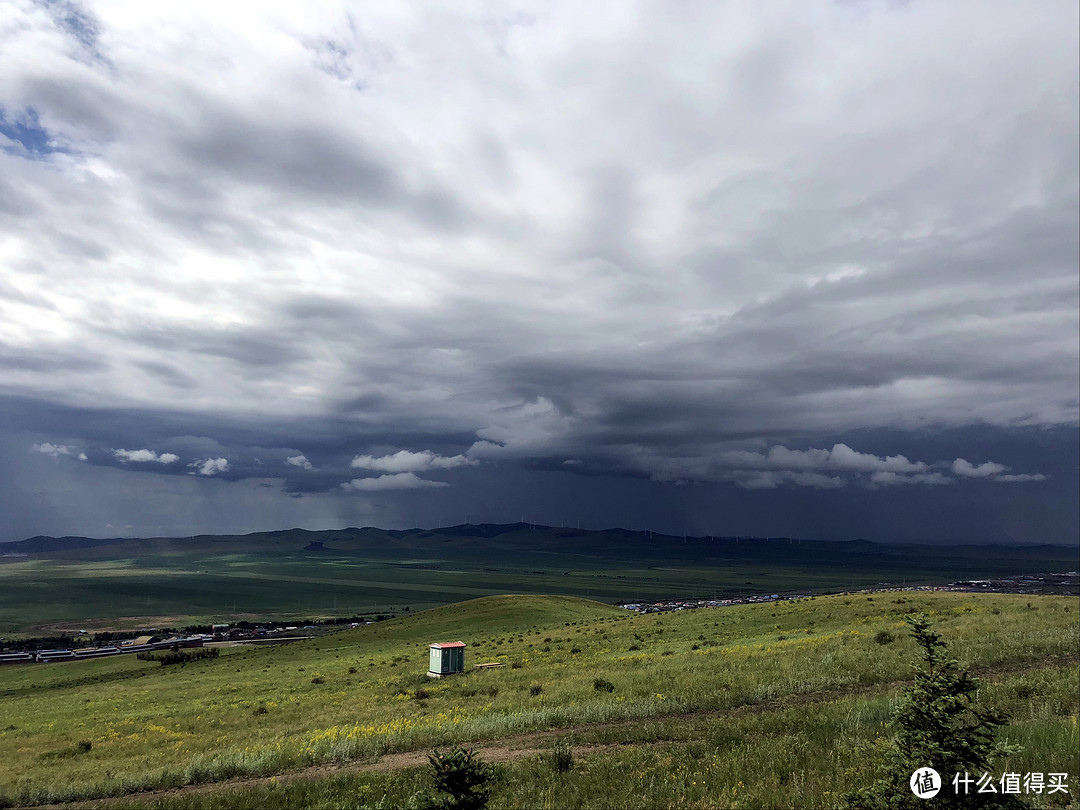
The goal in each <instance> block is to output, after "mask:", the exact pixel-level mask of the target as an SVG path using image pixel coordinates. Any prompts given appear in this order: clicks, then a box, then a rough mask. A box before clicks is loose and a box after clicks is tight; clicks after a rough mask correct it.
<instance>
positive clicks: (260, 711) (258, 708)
mask: <svg viewBox="0 0 1080 810" xmlns="http://www.w3.org/2000/svg"><path fill="white" fill-rule="evenodd" d="M251 713H252V714H270V710H269V709H268V708H266V707H265V706H256V707H255V708H254V709H252V710H251Z"/></svg>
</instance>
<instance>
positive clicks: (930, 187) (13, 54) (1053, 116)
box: [0, 0, 1080, 537]
mask: <svg viewBox="0 0 1080 810" xmlns="http://www.w3.org/2000/svg"><path fill="white" fill-rule="evenodd" d="M1078 14H1080V12H1078V9H1077V7H1076V5H1075V4H1069V3H1058V4H1038V5H1033V6H1024V7H1023V8H1020V7H1018V6H1017V5H1016V4H1012V3H1004V2H1001V3H997V2H990V3H987V2H956V3H948V4H941V3H938V4H907V5H897V4H893V3H886V2H866V3H848V4H841V3H837V4H809V3H801V2H792V3H789V4H786V5H781V6H775V5H769V4H757V3H744V4H720V3H708V2H703V3H690V4H681V5H680V6H679V7H678V9H672V8H671V7H669V6H668V5H666V4H661V3H657V4H644V3H643V4H636V3H623V2H619V3H611V4H600V5H597V4H572V3H567V4H560V3H555V4H550V3H544V4H529V3H520V4H512V5H510V6H500V7H498V8H495V7H491V6H488V5H484V4H469V3H465V4H454V5H453V6H452V7H446V8H440V9H433V8H432V7H431V6H430V5H427V4H421V5H415V6H409V5H403V4H393V5H387V4H375V5H373V6H370V7H348V8H346V7H345V6H343V5H339V4H336V3H327V4H320V5H318V6H316V7H314V8H312V9H309V8H308V7H307V6H305V9H304V11H300V10H299V7H296V6H293V5H290V4H280V5H277V4H273V3H263V4H259V5H258V7H257V8H255V9H252V8H248V7H244V8H241V7H239V6H237V7H235V8H234V7H231V6H228V5H225V6H223V7H220V8H215V9H214V13H213V14H209V13H207V11H206V9H204V8H201V7H199V6H191V5H183V6H176V7H158V6H155V5H145V4H126V5H125V4H123V3H121V4H119V5H117V4H108V5H106V4H95V3H87V4H80V3H77V2H74V1H73V0H71V1H69V2H64V3H53V4H44V5H42V4H37V3H33V2H29V0H26V1H25V2H21V1H18V0H17V2H14V3H9V4H8V5H7V6H6V7H5V14H4V20H3V21H2V22H0V270H2V272H0V426H4V427H5V428H6V434H5V435H8V436H10V437H12V439H11V441H12V444H11V448H10V449H9V450H7V451H6V452H7V454H8V455H7V456H6V457H5V458H3V459H0V463H2V464H3V465H4V470H3V472H5V473H6V474H5V475H4V476H3V480H4V481H6V482H8V483H6V484H3V485H2V486H6V487H8V488H9V489H8V490H7V494H6V495H5V493H4V492H0V505H4V504H7V503H10V504H11V505H12V506H11V508H12V509H15V510H18V509H25V511H26V512H27V515H28V516H27V518H26V520H27V521H30V522H32V520H36V519H38V518H37V517H36V516H38V515H40V514H42V510H41V509H38V508H33V509H30V508H29V507H20V506H18V504H22V503H29V502H30V500H32V497H33V496H35V493H38V492H48V491H50V489H49V488H50V487H51V486H53V484H52V483H49V482H55V481H59V480H61V478H62V477H63V476H66V475H71V476H75V475H81V473H77V472H76V468H77V466H78V465H77V464H76V462H78V463H80V464H83V465H84V466H85V468H86V469H93V470H99V471H100V470H104V469H105V468H109V469H111V470H114V471H116V473H115V474H116V475H120V474H123V475H126V476H129V478H128V479H127V480H132V481H133V480H136V479H138V480H152V481H154V482H156V483H155V485H154V486H159V487H166V488H168V487H175V488H176V489H175V491H176V492H178V493H179V492H185V493H188V494H186V495H184V496H183V498H189V497H190V498H196V497H197V498H211V499H212V497H217V496H210V495H207V494H206V493H208V492H212V491H215V490H212V487H215V486H220V487H226V486H228V487H234V488H236V489H237V491H239V490H240V489H241V488H242V486H248V485H250V487H251V489H250V498H251V506H250V507H249V509H250V514H258V513H260V510H261V512H262V513H265V514H276V515H280V516H281V517H280V519H281V520H292V519H294V518H292V517H290V516H291V515H296V518H295V519H296V520H300V519H305V520H306V519H313V518H311V515H316V514H317V515H319V516H328V517H326V519H327V520H331V518H333V519H337V517H338V516H339V515H342V514H349V515H352V514H353V513H351V512H348V510H349V509H353V508H355V505H356V504H357V503H369V504H383V505H385V507H386V510H387V511H386V512H384V513H378V512H377V511H373V512H371V513H370V517H371V519H373V520H374V519H379V520H406V519H408V518H407V517H403V514H406V513H407V512H408V509H409V508H411V504H413V503H415V502H417V501H419V500H420V499H423V498H429V499H438V498H441V497H443V493H444V492H446V491H453V492H455V493H456V494H457V497H458V498H459V499H461V500H462V501H464V502H466V503H475V504H477V505H479V504H488V503H489V495H488V493H489V492H490V490H491V486H492V483H491V482H492V480H495V481H496V482H509V481H511V480H513V481H518V480H519V479H518V478H516V477H515V476H516V475H517V473H519V472H520V473H522V474H525V473H528V474H529V475H534V476H541V474H543V475H547V474H548V473H551V474H555V473H556V472H557V473H558V475H561V476H568V477H571V478H573V479H574V480H575V481H577V482H578V483H579V484H580V485H581V486H586V482H588V486H599V485H600V484H599V482H606V483H605V484H604V485H605V486H609V487H610V492H611V493H616V492H623V493H624V495H623V497H624V502H629V501H630V500H632V499H633V498H634V497H638V496H636V495H631V494H630V493H631V491H632V490H631V489H625V488H624V489H620V487H624V486H629V485H628V484H625V482H626V481H630V480H632V481H650V482H653V483H655V484H657V485H662V486H664V487H672V486H674V485H680V484H688V485H702V486H717V487H721V488H724V487H726V488H728V489H731V490H735V491H737V492H739V493H742V494H744V495H745V494H747V493H755V497H756V496H757V495H761V496H763V497H764V496H765V495H769V494H772V495H773V496H774V497H775V498H776V501H775V504H776V505H777V508H783V507H784V505H785V504H790V503H793V502H792V501H790V500H784V499H785V498H789V497H792V496H789V495H788V494H785V493H792V492H813V493H817V494H819V495H821V496H822V497H825V496H826V495H827V494H828V493H830V492H833V493H840V492H851V491H858V492H874V493H877V494H876V495H875V497H879V498H883V499H887V498H895V499H903V498H910V497H913V495H912V494H911V493H922V494H921V497H925V498H927V499H938V500H937V501H935V502H936V503H944V502H945V501H944V500H943V499H960V498H966V497H974V496H969V495H967V494H965V493H969V492H973V491H976V490H980V491H991V490H992V491H996V492H997V493H1001V492H1005V491H1008V492H1012V493H1021V492H1023V493H1029V494H1026V495H1019V494H1017V495H1015V496H1012V497H1016V498H1029V499H1037V498H1039V497H1044V498H1045V501H1038V503H1040V504H1044V505H1045V507H1046V508H1056V507H1053V506H1052V504H1054V503H1055V502H1060V498H1058V497H1057V496H1054V497H1051V496H1050V495H1049V494H1044V495H1042V496H1040V495H1039V494H1038V493H1040V492H1043V493H1049V492H1050V490H1049V489H1047V488H1048V487H1051V486H1055V485H1057V484H1056V482H1062V476H1063V475H1066V474H1067V475H1068V481H1064V482H1063V483H1062V484H1061V485H1062V486H1066V485H1067V484H1068V483H1069V482H1071V481H1072V480H1074V479H1075V475H1076V472H1075V470H1070V468H1069V467H1068V464H1065V466H1064V467H1063V466H1062V464H1063V463H1064V462H1063V459H1065V460H1066V461H1067V459H1066V456H1067V455H1068V453H1070V452H1072V451H1071V450H1069V449H1068V448H1065V449H1064V450H1063V445H1062V444H1061V442H1062V441H1063V440H1062V439H1060V437H1061V436H1066V437H1071V436H1073V435H1074V434H1073V433H1072V431H1075V429H1076V426H1077V424H1078V422H1080V402H1078V397H1077V390H1078V386H1080V380H1078V367H1080V350H1078V337H1077V335H1078V331H1080V319H1078V313H1077V306H1076V302H1077V296H1078V275H1077V267H1076V257H1077V254H1078V250H1080V238H1078V226H1077V218H1076V211H1077V208H1078V206H1080V194H1078V188H1080V159H1078V157H1077V150H1076V143H1077V140H1078V138H1080V131H1078V123H1077V122H1078V119H1080V112H1078V109H1077V97H1078V80H1077V76H1078V72H1080V63H1078V56H1077V50H1076V45H1075V36H1074V32H1075V31H1076V29H1077V27H1078V25H1080V17H1078ZM599 21H602V23H603V24H599ZM957 43H963V47H958V46H957ZM979 431H982V432H981V433H978V432H979ZM1062 431H1064V432H1062ZM976 433H978V435H979V436H981V437H982V438H980V439H979V440H978V441H976V440H974V439H971V438H970V437H971V436H974V435H976ZM1014 437H1023V439H1022V440H1018V441H1014ZM1041 437H1054V438H1053V439H1052V440H1051V439H1046V440H1045V442H1044V439H1043V438H1041ZM1064 441H1065V444H1066V445H1069V443H1070V442H1071V441H1072V439H1071V438H1066V439H1065V440H1064ZM935 442H936V443H937V445H938V446H939V447H940V448H941V449H938V448H936V447H935V446H934V445H935ZM946 444H948V450H946V449H945V448H944V445H946ZM1069 446H1070V447H1071V445H1069ZM27 448H31V452H30V453H27ZM124 448H135V449H124ZM1017 448H1020V449H1017ZM27 464H30V465H31V466H33V465H37V466H33V468H34V469H35V470H40V475H41V476H42V478H41V481H42V483H40V484H34V485H33V487H36V488H35V489H33V491H31V489H30V487H31V485H30V484H25V485H24V484H21V483H17V482H18V481H19V480H20V473H21V471H22V466H25V465H27ZM20 465H22V466H20ZM511 471H512V472H511ZM36 474H37V473H35V475H36ZM110 475H112V473H110ZM50 476H52V477H50ZM488 476H491V478H489V477H488ZM147 477H152V478H147ZM541 477H542V476H541ZM27 480H29V479H27ZM65 480H66V479H65ZM78 480H79V481H83V479H82V478H79V479H78ZM109 480H110V481H112V480H113V479H112V478H110V479H109ZM539 480H540V478H536V477H534V478H528V482H526V481H525V479H521V482H520V483H517V484H515V487H517V488H516V489H515V490H514V491H513V492H510V491H506V492H503V493H502V495H501V496H500V503H505V504H507V507H506V508H507V510H509V512H508V513H509V514H511V515H513V516H514V517H516V511H515V509H514V506H513V504H515V503H518V502H519V501H520V503H521V504H523V506H522V508H525V507H524V505H525V504H529V503H534V502H537V503H539V502H540V501H536V499H537V498H542V495H541V494H539V493H541V491H542V489H543V488H542V487H541V486H540V485H539V484H537V483H536V482H537V481H539ZM481 481H482V482H483V483H480V482H481ZM181 482H182V483H181ZM244 482H247V484H245V483H244ZM620 482H622V483H620ZM1020 484H1022V485H1023V486H1008V487H1005V486H1001V485H1020ZM71 486H72V487H73V488H74V491H76V492H78V491H81V490H79V487H82V486H85V485H84V484H81V483H80V484H79V485H75V484H72V485H71ZM147 486H148V487H150V485H149V484H148V485H147ZM151 489H152V487H151ZM169 491H170V492H171V491H173V490H169ZM244 491H248V490H244ZM605 491H608V490H605ZM725 491H726V490H725ZM154 492H156V493H158V494H161V495H162V497H166V496H167V493H163V492H162V491H161V490H154ZM191 493H199V494H197V495H196V494H191ZM890 493H891V494H890ZM178 497H180V496H178ZM316 497H317V498H318V499H321V500H319V501H318V503H319V504H321V505H320V506H319V507H318V509H316V508H315V507H314V506H311V509H312V512H311V513H310V515H309V514H308V513H306V512H303V511H302V510H303V509H304V508H307V506H305V505H304V502H305V501H307V502H309V503H310V502H313V499H316ZM446 497H449V495H446ZM995 497H998V498H1000V494H999V495H997V496H995ZM72 498H73V499H74V500H78V497H77V496H75V495H73V496H72ZM103 498H104V500H106V501H107V500H108V498H107V497H105V496H103V495H102V494H100V493H95V494H94V495H93V496H91V495H86V500H87V501H88V502H89V500H91V499H93V500H95V501H101V500H102V499H103ZM398 498H400V499H402V500H397V499H398ZM225 500H227V499H223V500H222V504H224V503H225ZM593 500H596V498H594V499H593ZM600 500H603V499H600ZM544 502H545V503H546V501H544ZM618 502H619V497H618V496H616V495H614V494H612V495H611V503H613V504H617V503H618ZM894 502H896V503H899V500H896V501H894ZM928 502H929V501H928ZM972 503H974V502H972ZM1026 503H1028V504H1029V506H1027V507H1024V508H1023V510H1021V511H1023V514H1024V515H1029V514H1038V513H1039V512H1040V510H1041V509H1043V507H1042V506H1039V507H1036V503H1037V501H1036V500H1030V501H1027V502H1026ZM270 504H273V506H272V507H271V506H269V505H270ZM401 504H409V506H408V507H406V506H402V505H401ZM87 508H88V509H89V507H87ZM95 508H96V507H95ZM116 508H117V509H120V508H121V507H119V506H117V507H116ZM125 508H126V507H125ZM208 508H210V507H208ZM213 508H214V509H220V510H224V509H225V506H224V505H222V506H220V507H218V506H215V507H213ZM371 508H372V509H373V510H374V509H375V506H372V507H371ZM476 508H479V506H477V507H476ZM484 508H492V509H493V508H494V507H488V506H485V507H484ZM545 508H547V507H545ZM683 508H684V507H682V506H678V507H676V506H674V505H673V506H671V507H670V509H671V510H673V513H674V512H676V511H678V510H680V509H683ZM687 508H688V507H687ZM695 508H696V507H695ZM971 508H972V510H975V511H977V510H976V508H975V507H974V506H972V507H971ZM1001 508H1002V509H1005V507H1004V506H1003V507H1001ZM1018 508H1019V507H1018ZM1065 508H1067V509H1068V510H1070V511H1069V512H1068V515H1065V514H1064V513H1061V519H1060V521H1059V523H1060V525H1066V524H1068V523H1069V522H1070V520H1069V519H1068V517H1069V515H1071V514H1072V512H1073V511H1075V509H1074V502H1073V501H1072V500H1070V501H1069V502H1068V504H1066V507H1065ZM296 510H300V511H296ZM340 510H345V511H344V512H343V511H340ZM609 511H610V514H609V516H608V518H606V519H604V520H603V521H602V522H604V523H607V524H614V523H618V522H619V516H618V514H616V512H617V509H616V508H615V507H612V508H611V510H609ZM365 514H368V513H365ZM1002 514H1003V517H1002V521H1004V522H1005V523H1007V524H1008V525H1009V526H1010V527H1012V526H1020V525H1021V524H1022V523H1023V521H1022V520H1020V519H1019V518H1017V517H1015V516H1014V515H1012V516H1011V515H1005V514H1004V513H1002ZM504 517H505V516H504ZM73 519H74V518H73ZM93 519H94V520H97V518H96V517H95V518H93ZM320 519H321V517H320ZM341 519H345V518H341ZM350 519H351V518H350ZM1026 519H1027V518H1026V517H1025V520H1026ZM598 520H599V518H598ZM30 522H28V523H27V524H26V525H31V523H30ZM101 522H102V524H104V522H105V518H102V520H101ZM108 522H111V523H113V524H116V525H127V524H128V523H130V522H131V521H129V520H127V519H126V518H125V517H124V516H123V515H112V516H109V518H108ZM20 525H21V524H20ZM87 530H88V531H89V529H87ZM1020 530H1021V529H1019V528H1009V529H1008V532H1018V531H1020ZM838 531H839V530H838ZM843 531H844V532H848V531H857V529H850V528H845V529H844V530H843ZM1037 534H1038V533H1037V531H1036V530H1035V529H1031V531H1030V536H1031V537H1035V536H1036V535H1037ZM1025 536H1028V535H1025Z"/></svg>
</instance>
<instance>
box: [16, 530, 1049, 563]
mask: <svg viewBox="0 0 1080 810" xmlns="http://www.w3.org/2000/svg"><path fill="white" fill-rule="evenodd" d="M455 541H456V542H455ZM484 541H489V542H488V545H490V546H491V547H492V550H495V549H498V550H501V551H504V552H509V551H514V550H520V551H523V552H528V551H549V552H562V553H571V554H572V553H594V554H595V553H604V552H610V553H614V554H618V555H619V556H621V557H624V558H625V557H626V556H640V557H641V558H642V559H671V558H673V557H674V558H678V559H685V558H687V557H693V558H697V559H709V558H711V557H715V556H723V557H725V558H728V557H732V556H734V557H761V556H766V557H768V556H772V555H773V554H777V553H782V555H783V556H784V557H785V558H788V559H790V558H792V557H796V558H797V557H811V556H817V554H818V553H821V552H827V553H829V554H842V555H847V554H857V555H860V556H861V555H887V556H894V555H897V554H911V553H913V552H914V551H916V550H918V551H920V552H923V553H930V554H931V555H933V556H937V555H941V554H943V553H946V552H947V551H948V550H949V549H963V550H964V551H965V553H967V554H970V553H973V552H975V551H977V550H982V549H985V550H986V551H987V552H988V553H991V554H993V555H994V556H1008V557H1017V558H1020V559H1026V560H1038V559H1043V558H1046V559H1060V558H1061V556H1062V553H1063V551H1069V550H1070V547H1069V546H1064V545H1054V544H1050V543H1044V544H1039V545H1015V546H1014V545H1004V544H1000V543H981V544H972V543H957V544H948V545H946V544H922V543H880V542H874V541H870V540H865V539H861V538H860V539H855V540H800V539H798V538H789V537H768V538H765V537H744V536H739V537H735V536H730V537H728V536H717V535H708V536H687V537H681V536H676V535H668V534H661V533H657V532H649V531H641V530H631V529H624V528H621V527H615V528H610V529H572V528H567V527H555V526H544V525H539V524H529V523H479V524H476V523H469V524H461V525H457V526H444V527H439V528H434V529H418V528H417V529H380V528H377V527H373V526H365V527H362V528H357V527H348V528H344V529H323V530H311V529H300V528H292V529H278V530H274V531H269V532H250V533H247V534H239V535H236V534H223V535H192V536H188V537H149V538H147V537H112V538H94V537H82V536H64V537H51V536H48V535H37V536H35V537H30V538H28V539H26V540H17V541H13V542H9V543H3V544H0V553H4V554H12V553H15V554H50V553H62V552H67V551H78V550H82V549H99V550H102V551H103V550H104V549H105V547H108V546H122V547H123V548H118V549H117V551H118V552H119V553H126V552H129V551H130V550H131V549H132V546H143V547H146V546H153V547H154V548H155V549H157V550H160V549H163V548H168V547H177V548H188V547H193V546H199V545H212V546H214V547H220V546H221V545H223V544H234V543H235V544H238V545H245V546H246V545H251V544H256V545H267V544H282V543H284V544H288V545H293V544H294V543H298V544H299V545H298V546H297V547H298V548H300V549H302V550H304V551H342V552H347V551H349V548H348V546H353V547H355V546H357V545H360V546H368V545H369V544H372V543H377V544H383V543H385V544H387V545H389V546H391V547H393V546H400V547H401V548H402V549H403V550H406V549H407V550H411V551H419V550H423V549H424V548H425V547H428V546H431V547H433V548H438V549H440V550H444V549H445V548H446V544H448V543H452V544H454V545H463V546H471V547H476V546H477V545H478V544H483V543H484ZM335 543H337V544H339V545H340V544H345V546H346V547H335V545H334V544H335ZM475 550H478V549H475Z"/></svg>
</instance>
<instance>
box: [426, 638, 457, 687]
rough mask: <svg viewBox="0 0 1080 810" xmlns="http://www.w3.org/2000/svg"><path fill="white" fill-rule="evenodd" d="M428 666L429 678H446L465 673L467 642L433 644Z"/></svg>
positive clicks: (430, 648) (430, 647)
mask: <svg viewBox="0 0 1080 810" xmlns="http://www.w3.org/2000/svg"><path fill="white" fill-rule="evenodd" d="M428 649H429V650H430V652H431V655H430V662H429V664H428V673H427V676H428V677H429V678H445V677H446V676H447V675H454V674H455V673H458V672H464V671H465V642H464V641H445V642H436V643H435V644H431V645H430V646H429V647H428Z"/></svg>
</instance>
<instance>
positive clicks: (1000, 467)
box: [952, 458, 1009, 478]
mask: <svg viewBox="0 0 1080 810" xmlns="http://www.w3.org/2000/svg"><path fill="white" fill-rule="evenodd" d="M1007 469H1009V468H1008V467H1006V466H1005V465H1004V464H996V463H994V462H993V461H987V462H985V463H983V464H979V465H978V466H976V465H974V464H972V463H971V462H970V461H968V460H966V459H962V458H958V459H956V461H954V462H953V463H952V471H953V472H954V473H956V474H957V475H959V476H962V477H964V478H989V477H990V476H992V475H998V474H1000V473H1003V472H1005V471H1006V470H1007Z"/></svg>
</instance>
